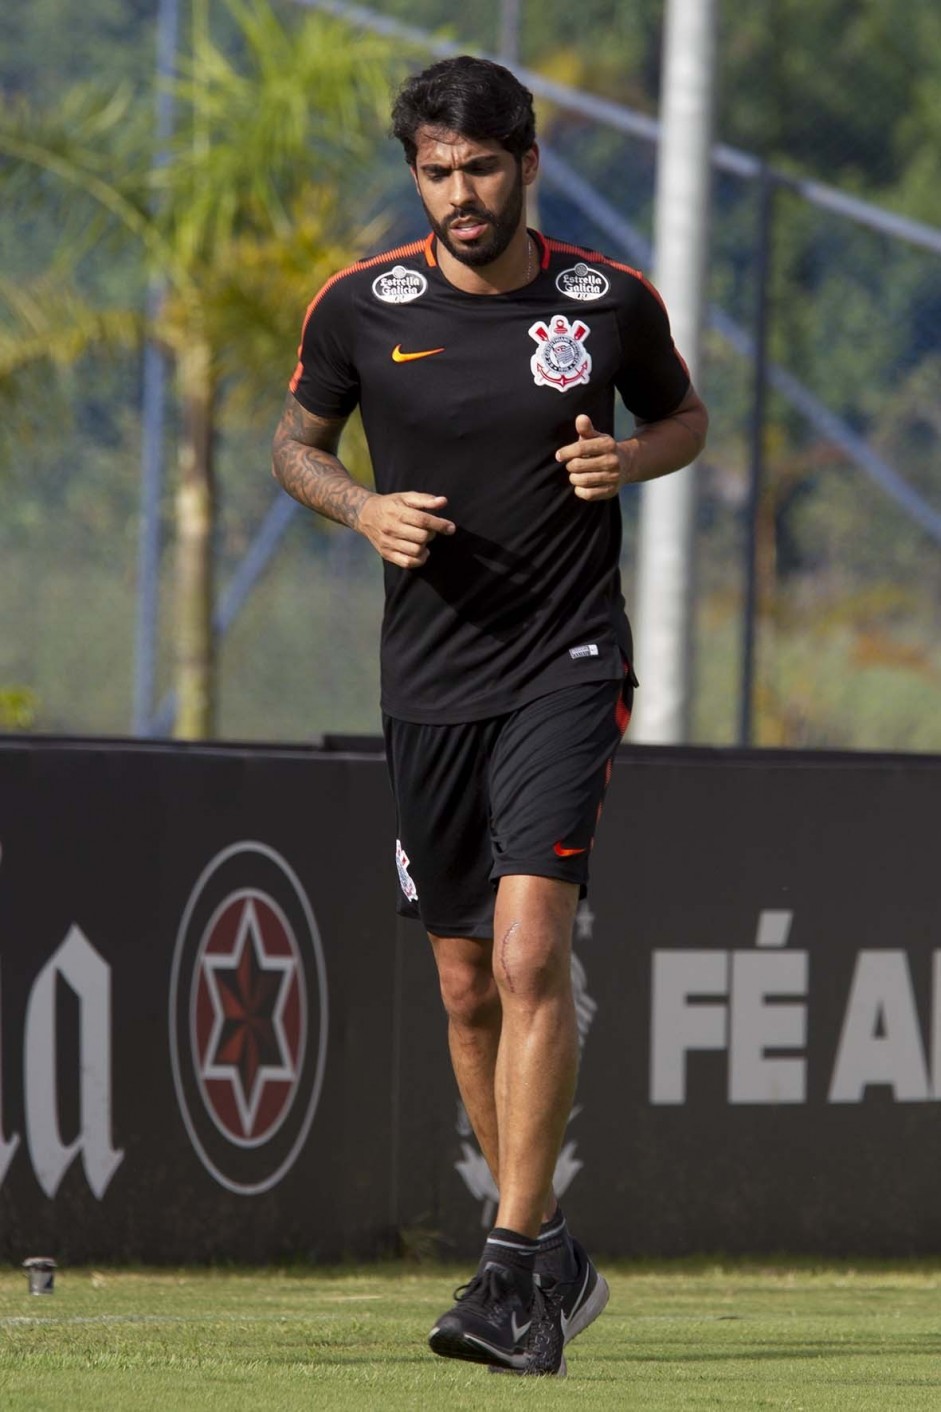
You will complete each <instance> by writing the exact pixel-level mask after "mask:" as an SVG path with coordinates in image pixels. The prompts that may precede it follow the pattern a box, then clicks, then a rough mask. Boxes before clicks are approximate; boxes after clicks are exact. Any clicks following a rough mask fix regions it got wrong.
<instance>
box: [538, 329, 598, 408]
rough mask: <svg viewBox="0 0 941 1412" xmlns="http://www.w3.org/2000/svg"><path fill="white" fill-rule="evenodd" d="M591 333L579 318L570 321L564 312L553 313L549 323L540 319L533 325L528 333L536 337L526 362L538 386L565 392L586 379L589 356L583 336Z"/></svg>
mask: <svg viewBox="0 0 941 1412" xmlns="http://www.w3.org/2000/svg"><path fill="white" fill-rule="evenodd" d="M590 332H591V329H590V328H589V327H588V325H587V324H586V323H585V322H584V321H583V320H582V319H576V320H575V321H574V323H571V324H570V323H569V321H568V319H567V318H566V317H565V315H564V314H554V315H553V317H552V318H551V319H550V320H549V321H548V323H544V322H543V321H542V320H539V321H538V322H537V323H535V324H533V326H532V328H531V329H530V330H529V335H530V337H531V338H534V339H535V340H536V351H535V353H534V354H533V356H532V358H531V359H530V364H529V365H530V367H531V368H532V370H533V378H534V380H535V383H536V386H537V387H554V388H555V389H556V391H557V392H566V391H568V389H569V388H570V387H577V386H578V384H579V383H583V382H588V380H589V378H590V377H591V355H590V354H589V353H588V350H587V349H586V348H585V339H586V338H587V337H588V335H589V333H590Z"/></svg>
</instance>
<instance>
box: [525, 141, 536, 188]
mask: <svg viewBox="0 0 941 1412" xmlns="http://www.w3.org/2000/svg"><path fill="white" fill-rule="evenodd" d="M521 171H522V174H523V185H524V186H532V184H533V182H534V181H535V180H536V177H537V175H538V173H539V145H538V143H536V142H534V143H533V145H532V147H530V149H529V151H528V152H524V153H523V161H522V164H521Z"/></svg>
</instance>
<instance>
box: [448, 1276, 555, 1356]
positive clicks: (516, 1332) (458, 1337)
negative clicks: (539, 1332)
mask: <svg viewBox="0 0 941 1412" xmlns="http://www.w3.org/2000/svg"><path fill="white" fill-rule="evenodd" d="M454 1297H455V1299H456V1300H457V1303H456V1304H455V1305H454V1308H453V1309H449V1310H448V1312H447V1313H446V1314H442V1315H441V1318H440V1319H439V1320H438V1322H437V1323H436V1324H435V1326H434V1328H433V1329H432V1331H431V1333H430V1334H429V1335H428V1342H429V1344H430V1345H431V1348H432V1349H433V1351H434V1352H435V1353H440V1354H441V1356H442V1358H466V1359H468V1360H469V1361H470V1362H472V1363H489V1364H492V1365H493V1366H495V1367H499V1368H509V1369H512V1370H516V1371H519V1372H523V1371H525V1367H526V1339H527V1336H528V1334H529V1331H530V1327H531V1325H532V1321H533V1302H534V1290H533V1282H532V1276H531V1275H527V1274H526V1273H525V1271H522V1270H517V1269H515V1268H513V1267H512V1266H510V1265H500V1264H498V1263H497V1261H495V1260H488V1261H487V1262H486V1264H485V1265H483V1266H482V1268H481V1269H479V1270H478V1271H477V1274H476V1275H475V1276H474V1278H473V1279H472V1280H471V1281H470V1283H469V1284H466V1285H462V1287H461V1288H460V1289H458V1290H455V1292H454Z"/></svg>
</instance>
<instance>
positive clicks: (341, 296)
mask: <svg viewBox="0 0 941 1412" xmlns="http://www.w3.org/2000/svg"><path fill="white" fill-rule="evenodd" d="M347 294H348V291H347V290H344V289H343V288H342V285H341V286H340V287H338V286H337V285H331V282H329V281H328V283H327V284H325V285H324V287H323V289H322V290H321V291H320V293H319V294H318V295H317V297H316V298H315V299H314V300H313V301H312V302H311V304H310V305H309V306H308V309H307V314H306V317H305V319H304V327H303V330H302V332H301V344H300V347H299V349H298V350H297V357H298V362H297V367H296V368H295V369H294V376H293V377H292V378H291V383H290V387H291V391H292V392H293V393H294V396H295V397H296V398H297V400H298V402H299V403H300V404H301V406H302V407H303V408H305V410H306V411H308V412H312V413H313V414H314V416H317V417H328V418H331V419H332V418H341V417H348V416H349V415H350V413H351V412H352V411H353V409H354V407H355V406H356V404H357V403H358V402H359V374H358V373H357V370H356V366H355V363H354V361H353V351H352V346H351V344H352V311H351V309H350V307H349V298H348V297H347Z"/></svg>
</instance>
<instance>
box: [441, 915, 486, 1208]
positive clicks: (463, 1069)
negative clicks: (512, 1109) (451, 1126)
mask: <svg viewBox="0 0 941 1412" xmlns="http://www.w3.org/2000/svg"><path fill="white" fill-rule="evenodd" d="M428 939H429V941H430V942H431V947H432V951H433V952H434V957H435V964H436V965H437V967H438V981H439V984H440V986H441V999H442V1001H443V1002H444V1008H445V1012H446V1013H447V1017H448V1047H449V1049H450V1051H451V1063H452V1065H453V1067H454V1077H455V1079H456V1080H457V1086H458V1089H459V1091H460V1095H461V1099H462V1101H463V1103H464V1108H465V1110H466V1112H467V1116H468V1118H469V1120H470V1125H471V1127H472V1128H473V1129H474V1134H475V1136H476V1138H477V1141H478V1143H479V1144H480V1150H481V1152H482V1153H483V1155H484V1157H485V1158H486V1161H487V1166H488V1167H489V1168H490V1171H491V1174H492V1176H493V1179H494V1182H495V1183H496V1184H497V1186H498V1187H499V1184H500V1173H499V1143H498V1140H497V1106H496V1101H495V1098H494V1074H495V1072H496V1065H497V1050H498V1048H499V1045H500V1028H501V1021H502V1014H503V1012H502V1009H501V1005H500V994H499V991H498V990H497V984H496V981H495V980H494V978H493V969H492V964H491V956H492V953H493V942H492V941H490V940H486V941H476V940H474V939H473V938H472V937H461V936H458V937H442V936H432V935H431V934H430V933H429V938H428Z"/></svg>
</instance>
